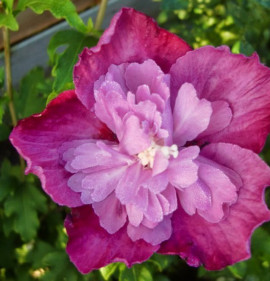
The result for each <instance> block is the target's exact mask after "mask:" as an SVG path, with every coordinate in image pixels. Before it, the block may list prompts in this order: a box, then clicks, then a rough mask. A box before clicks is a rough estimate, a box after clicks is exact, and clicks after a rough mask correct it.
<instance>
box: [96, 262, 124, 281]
mask: <svg viewBox="0 0 270 281" xmlns="http://www.w3.org/2000/svg"><path fill="white" fill-rule="evenodd" d="M119 266H120V264H119V263H112V264H109V265H107V266H105V267H102V268H101V269H100V270H99V271H100V273H101V275H102V277H103V278H104V279H105V280H109V279H110V277H111V276H112V275H113V274H114V272H115V271H116V269H117V268H118V267H119Z"/></svg>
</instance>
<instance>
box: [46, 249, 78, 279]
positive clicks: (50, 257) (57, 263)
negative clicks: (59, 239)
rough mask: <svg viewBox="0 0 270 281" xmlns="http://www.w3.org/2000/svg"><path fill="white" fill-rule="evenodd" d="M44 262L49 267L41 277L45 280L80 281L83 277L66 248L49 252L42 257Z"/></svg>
mask: <svg viewBox="0 0 270 281" xmlns="http://www.w3.org/2000/svg"><path fill="white" fill-rule="evenodd" d="M42 263H43V265H44V266H45V267H47V268H49V270H47V271H46V273H45V275H44V276H42V278H41V280H43V281H59V280H65V281H74V280H76V281H79V280H82V278H83V277H82V276H81V275H79V274H78V271H77V270H76V269H75V267H74V266H73V265H72V264H71V262H70V261H69V258H68V256H67V254H66V253H65V251H64V250H63V251H54V252H51V253H48V254H47V255H46V256H45V257H44V258H43V259H42Z"/></svg>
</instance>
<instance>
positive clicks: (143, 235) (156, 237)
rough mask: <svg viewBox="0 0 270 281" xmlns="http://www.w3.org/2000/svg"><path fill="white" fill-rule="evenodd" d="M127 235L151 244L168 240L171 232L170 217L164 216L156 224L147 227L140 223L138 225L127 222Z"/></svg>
mask: <svg viewBox="0 0 270 281" xmlns="http://www.w3.org/2000/svg"><path fill="white" fill-rule="evenodd" d="M127 233H128V236H129V237H130V238H131V240H133V241H137V240H139V239H143V240H144V241H146V242H148V243H150V244H151V245H153V246H154V245H158V244H160V243H161V242H163V241H165V240H168V239H169V238H170V236H171V234H172V226H171V219H170V218H169V217H166V218H164V219H163V220H162V222H160V223H159V224H157V226H155V227H154V228H148V227H146V226H144V225H142V224H140V225H139V226H138V227H135V226H133V225H132V224H128V227H127Z"/></svg>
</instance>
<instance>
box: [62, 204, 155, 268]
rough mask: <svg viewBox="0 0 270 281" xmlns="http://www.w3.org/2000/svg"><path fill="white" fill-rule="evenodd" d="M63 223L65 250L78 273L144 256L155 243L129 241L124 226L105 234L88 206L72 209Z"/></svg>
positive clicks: (135, 260) (145, 257)
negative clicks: (65, 235) (66, 235)
mask: <svg viewBox="0 0 270 281" xmlns="http://www.w3.org/2000/svg"><path fill="white" fill-rule="evenodd" d="M65 227H66V229H67V233H68V236H69V241H68V244H67V249H66V250H67V253H68V254H69V257H70V259H71V261H72V262H73V263H74V264H75V265H76V267H77V268H78V270H79V271H80V272H81V273H88V272H90V271H91V270H93V269H99V268H100V267H103V266H105V265H107V264H109V263H112V262H124V263H125V264H126V265H127V266H131V265H132V264H134V263H140V262H143V261H145V260H147V259H148V258H149V257H150V256H151V255H152V254H153V253H154V252H156V251H157V250H158V248H159V246H152V245H150V244H148V243H146V242H144V241H143V240H138V241H136V242H133V241H132V240H131V239H130V238H129V237H128V235H127V230H126V226H125V227H123V228H121V229H120V230H119V231H117V232H116V233H115V234H109V233H108V232H107V231H106V230H105V229H103V228H102V227H101V226H100V225H99V221H98V217H97V216H96V215H95V214H94V212H93V210H92V208H91V207H90V206H83V207H79V208H75V209H73V210H72V215H69V216H67V218H66V220H65Z"/></svg>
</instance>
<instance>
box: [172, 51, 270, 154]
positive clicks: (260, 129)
mask: <svg viewBox="0 0 270 281" xmlns="http://www.w3.org/2000/svg"><path fill="white" fill-rule="evenodd" d="M170 74H171V87H172V97H171V98H172V100H175V99H176V95H177V92H178V90H179V88H180V87H181V85H182V84H184V83H186V82H188V83H191V84H192V85H193V86H194V87H195V89H196V91H197V94H198V97H199V98H200V99H201V98H205V99H207V100H209V101H211V102H213V101H219V100H221V101H226V102H227V103H228V104H229V106H230V109H231V110H232V120H231V123H230V124H229V126H228V127H227V128H225V129H224V130H221V131H220V132H219V133H215V134H212V135H211V136H207V137H205V138H204V140H205V141H207V142H226V143H233V144H237V145H239V146H241V147H244V148H248V149H251V150H253V151H254V152H260V150H261V149H262V147H263V145H264V142H265V139H266V136H267V134H268V133H269V131H270V122H269V120H270V70H269V68H267V67H265V66H263V65H262V64H260V62H259V60H258V57H257V55H253V56H252V57H245V56H243V55H236V54H232V53H231V52H230V51H229V49H228V48H225V47H220V48H214V47H211V46H206V47H202V48H199V49H197V50H194V51H192V52H188V53H187V54H186V55H185V56H183V57H181V58H179V59H178V60H177V62H176V63H175V65H174V66H173V67H172V69H171V71H170ZM173 103H174V101H173ZM204 135H205V134H204Z"/></svg>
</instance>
